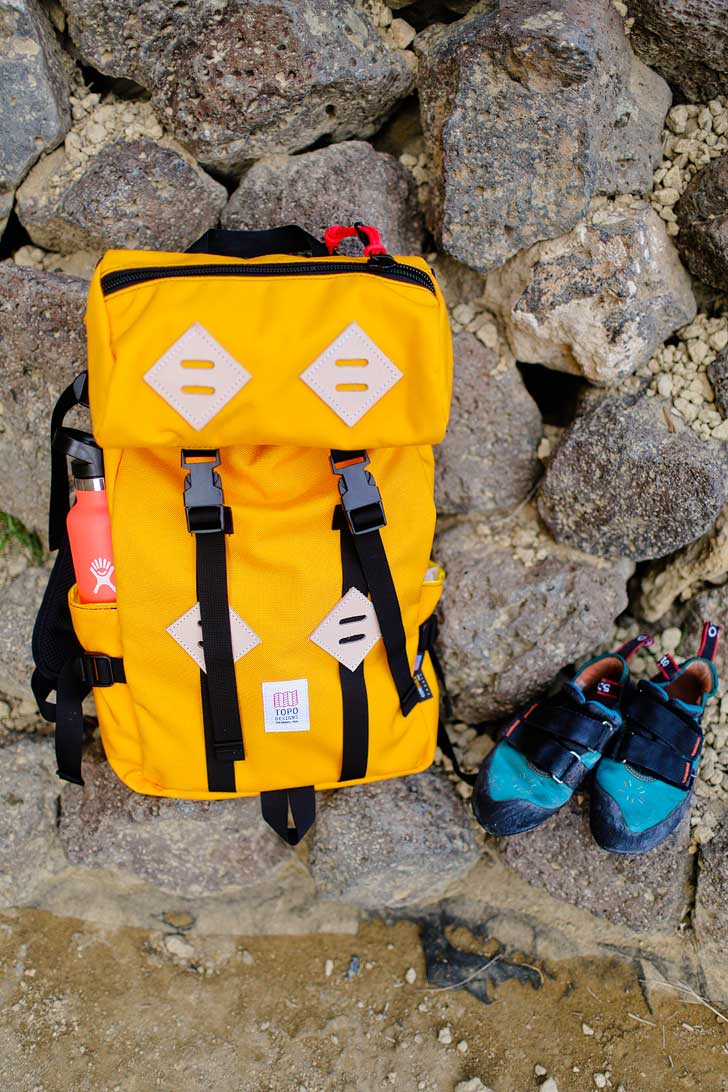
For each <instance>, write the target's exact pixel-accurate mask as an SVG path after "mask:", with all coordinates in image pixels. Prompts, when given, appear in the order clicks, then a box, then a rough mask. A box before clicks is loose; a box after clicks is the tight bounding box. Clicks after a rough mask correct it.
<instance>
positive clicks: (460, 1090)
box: [455, 1077, 492, 1092]
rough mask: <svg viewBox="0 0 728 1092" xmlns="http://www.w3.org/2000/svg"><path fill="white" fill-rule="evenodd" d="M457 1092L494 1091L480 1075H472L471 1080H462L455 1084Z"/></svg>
mask: <svg viewBox="0 0 728 1092" xmlns="http://www.w3.org/2000/svg"><path fill="white" fill-rule="evenodd" d="M455 1092H492V1089H490V1088H488V1087H487V1086H486V1085H484V1084H483V1082H482V1081H481V1079H480V1077H471V1078H470V1080H469V1081H460V1082H459V1083H458V1084H456V1085H455Z"/></svg>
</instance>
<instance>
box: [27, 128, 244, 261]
mask: <svg viewBox="0 0 728 1092" xmlns="http://www.w3.org/2000/svg"><path fill="white" fill-rule="evenodd" d="M170 145H171V146H170ZM226 201H227V191H226V189H225V187H224V186H221V185H220V183H219V182H215V181H214V180H213V179H212V178H210V176H209V175H207V174H205V172H204V171H202V170H200V168H199V167H198V166H197V165H196V164H195V163H194V162H192V161H191V160H190V158H189V156H188V155H187V154H186V153H184V152H183V149H182V148H181V147H180V146H179V145H176V144H175V143H174V142H169V143H168V144H167V145H165V146H163V145H160V144H157V143H155V142H154V141H152V140H148V139H141V140H129V141H127V140H120V141H115V142H113V143H108V144H101V145H97V146H96V147H95V148H94V149H93V150H92V151H91V153H90V154H89V155H88V156H86V157H84V159H83V160H82V162H81V163H80V164H78V165H76V164H72V163H69V156H68V155H67V153H66V152H65V151H64V150H63V149H61V148H59V149H58V150H57V151H55V152H53V153H52V154H51V155H49V156H47V157H46V158H45V159H42V160H41V161H40V163H38V164H37V165H36V166H35V167H34V168H33V169H32V170H31V172H30V174H29V175H28V177H27V178H26V180H25V181H24V182H23V184H22V186H21V187H20V188H19V190H18V193H17V211H18V217H19V219H20V221H21V223H22V224H23V225H24V227H26V228H27V230H28V233H29V235H30V237H31V239H32V240H33V242H34V243H36V244H37V245H38V246H42V247H45V248H46V249H47V250H53V251H57V252H60V253H62V254H71V253H74V252H75V251H79V250H91V251H102V250H107V249H110V248H112V247H123V248H127V249H130V250H135V249H138V250H144V249H149V250H186V249H187V247H188V246H189V245H190V243H193V242H194V241H195V239H198V238H199V237H200V235H202V234H203V232H205V231H207V229H208V228H209V227H212V226H213V225H215V224H216V223H217V221H218V217H219V215H220V212H221V211H222V209H223V207H224V205H225V203H226Z"/></svg>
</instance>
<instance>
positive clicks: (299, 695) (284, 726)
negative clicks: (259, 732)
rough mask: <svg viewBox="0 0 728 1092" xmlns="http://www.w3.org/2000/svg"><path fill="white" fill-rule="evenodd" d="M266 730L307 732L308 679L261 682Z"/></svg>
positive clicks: (308, 722)
mask: <svg viewBox="0 0 728 1092" xmlns="http://www.w3.org/2000/svg"><path fill="white" fill-rule="evenodd" d="M263 717H264V720H265V730H266V732H308V731H310V728H311V722H310V717H309V711H308V679H286V680H284V681H282V682H264V683H263Z"/></svg>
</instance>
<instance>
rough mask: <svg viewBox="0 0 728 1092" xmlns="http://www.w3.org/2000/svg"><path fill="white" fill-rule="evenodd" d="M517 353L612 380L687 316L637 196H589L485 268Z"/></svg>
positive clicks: (682, 286) (655, 222)
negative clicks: (576, 210) (561, 224)
mask: <svg viewBox="0 0 728 1092" xmlns="http://www.w3.org/2000/svg"><path fill="white" fill-rule="evenodd" d="M486 299H487V300H488V302H489V303H490V304H491V306H492V307H494V309H495V310H496V311H497V313H498V314H499V315H500V316H501V318H502V320H503V323H504V325H505V331H506V335H507V337H508V340H509V342H510V345H511V348H512V350H513V352H514V354H515V356H516V358H517V359H518V360H521V361H524V362H526V363H532V364H545V365H547V366H548V367H550V368H557V369H559V370H560V371H565V372H574V373H576V374H578V375H583V376H585V377H586V378H587V379H589V380H590V381H591V382H592V383H603V384H617V383H619V381H620V380H621V379H623V378H624V377H625V376H627V375H630V374H631V373H632V372H633V371H634V370H635V369H636V368H638V367H639V366H640V365H643V364H646V363H647V362H648V360H649V359H650V357H651V356H652V355H653V354H654V353H655V352H656V351H657V349H658V348H660V347H661V346H662V343H663V342H664V341H665V339H666V338H668V337H669V336H670V335H671V334H672V333H674V331H675V330H676V329H677V328H678V327H680V326H683V325H684V324H685V323H687V322H690V321H691V320H692V319H693V318H694V316H695V310H696V307H695V299H694V297H693V293H692V289H691V287H690V277H689V276H688V274H687V273H686V272H685V270H684V269H683V267H682V265H681V264H680V260H679V258H678V255H677V251H676V250H675V247H674V246H673V244H672V242H671V241H670V238H669V236H668V234H667V231H666V230H665V225H664V223H663V221H662V220H661V219H660V217H659V216H658V215H657V213H655V212H654V211H653V209H652V208H651V207H650V205H648V204H647V202H646V201H642V200H640V199H638V198H621V199H618V200H617V201H616V202H608V201H605V200H604V199H603V198H601V199H598V200H596V201H595V202H593V204H592V207H591V208H590V211H589V214H588V215H587V217H586V219H585V220H584V221H582V222H581V223H579V224H578V225H577V226H576V227H575V228H574V229H573V231H570V232H569V234H568V235H563V236H561V238H559V239H552V240H550V241H548V242H543V243H535V244H534V245H533V246H532V247H530V248H529V249H528V250H522V251H521V252H520V253H519V254H516V256H515V257H513V258H511V259H510V261H508V262H507V263H506V264H505V265H504V266H502V267H501V268H500V269H497V270H494V271H493V272H492V273H491V274H490V275H489V277H488V282H487V292H486Z"/></svg>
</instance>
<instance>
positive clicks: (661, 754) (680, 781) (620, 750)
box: [611, 729, 695, 789]
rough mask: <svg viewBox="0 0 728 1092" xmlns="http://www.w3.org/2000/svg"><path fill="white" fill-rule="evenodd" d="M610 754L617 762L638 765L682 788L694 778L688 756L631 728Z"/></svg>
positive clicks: (687, 785)
mask: <svg viewBox="0 0 728 1092" xmlns="http://www.w3.org/2000/svg"><path fill="white" fill-rule="evenodd" d="M611 757H613V758H615V759H616V760H617V761H618V762H628V763H629V764H630V766H638V767H639V768H640V769H641V770H645V771H646V772H647V773H648V774H652V775H653V776H655V777H659V778H661V780H662V781H669V782H670V784H671V785H677V786H678V788H681V789H687V788H690V786H691V785H692V783H693V781H694V780H695V769H694V767H693V764H692V761H691V760H690V759H689V758H687V757H683V756H682V755H680V754H678V753H677V751H674V750H673V749H672V748H671V747H668V746H666V745H665V744H664V743H661V742H660V740H659V739H654V738H652V739H648V738H647V737H646V736H641V735H635V734H634V733H632V732H630V731H629V729H627V730H626V731H625V732H623V733H622V734H621V735H620V737H619V739H618V741H617V746H616V748H615V750H614V754H613V755H612V756H611Z"/></svg>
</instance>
